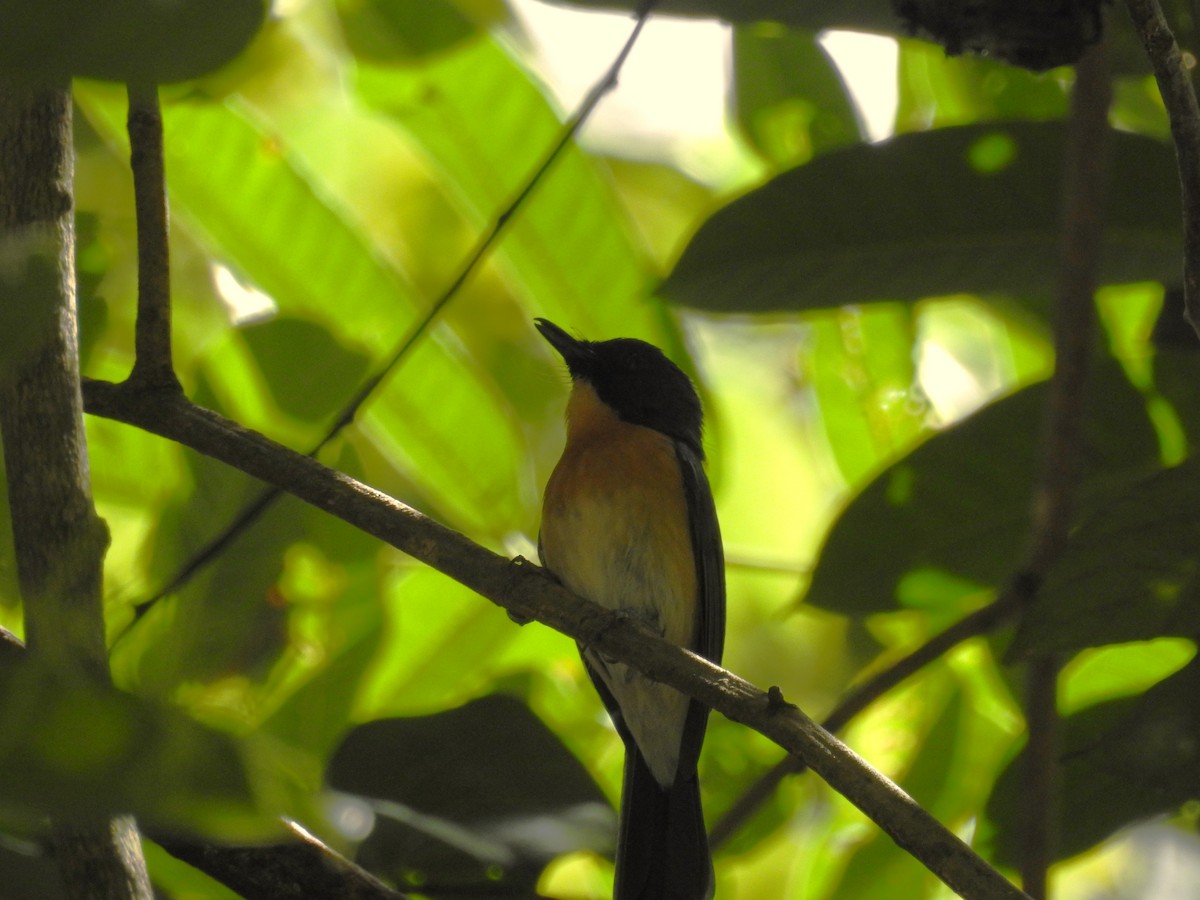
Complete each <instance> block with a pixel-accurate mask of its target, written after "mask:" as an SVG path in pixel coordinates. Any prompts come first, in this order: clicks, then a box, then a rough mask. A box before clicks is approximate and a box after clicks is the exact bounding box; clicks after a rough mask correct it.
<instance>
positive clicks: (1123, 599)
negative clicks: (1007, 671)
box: [1012, 459, 1200, 654]
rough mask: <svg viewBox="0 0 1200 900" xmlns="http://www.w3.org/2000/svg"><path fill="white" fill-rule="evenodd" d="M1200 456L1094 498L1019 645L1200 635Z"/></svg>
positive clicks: (1070, 646) (1040, 648)
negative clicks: (1199, 549) (1105, 496)
mask: <svg viewBox="0 0 1200 900" xmlns="http://www.w3.org/2000/svg"><path fill="white" fill-rule="evenodd" d="M1198 509H1200V462H1197V461H1196V460H1195V459H1192V460H1189V461H1188V462H1185V463H1183V464H1182V465H1180V466H1176V467H1175V468H1173V469H1168V470H1166V471H1163V472H1157V473H1155V474H1154V475H1151V476H1149V477H1148V478H1146V479H1144V480H1140V481H1137V482H1134V483H1132V484H1130V485H1128V487H1126V488H1125V489H1124V490H1122V491H1120V492H1119V493H1117V494H1115V495H1114V496H1112V497H1110V498H1108V499H1107V500H1105V501H1104V502H1102V503H1100V504H1098V505H1096V506H1094V507H1093V508H1092V509H1091V511H1090V513H1089V515H1088V517H1087V518H1086V519H1085V520H1084V521H1083V523H1082V524H1081V525H1080V526H1079V528H1078V529H1076V530H1075V531H1074V532H1073V533H1072V535H1071V539H1070V542H1069V543H1068V544H1067V548H1066V550H1065V551H1064V553H1063V555H1062V557H1061V558H1060V559H1059V560H1058V562H1057V563H1055V565H1054V568H1053V569H1051V570H1050V574H1049V575H1048V576H1047V577H1046V581H1045V583H1044V584H1043V585H1042V588H1041V590H1039V591H1038V594H1037V600H1036V602H1035V603H1034V604H1033V606H1031V607H1030V609H1029V611H1028V612H1027V613H1026V615H1025V616H1024V618H1023V619H1022V621H1021V627H1020V630H1019V631H1018V632H1017V637H1016V640H1015V641H1014V643H1013V647H1012V652H1013V653H1020V654H1023V653H1056V652H1063V651H1069V650H1078V649H1079V648H1081V647H1094V646H1099V645H1102V644H1118V643H1123V642H1125V641H1137V640H1145V639H1148V638H1154V637H1172V636H1175V637H1195V636H1197V635H1200V559H1198V558H1197V554H1196V548H1197V547H1200V516H1197V514H1196V512H1197V510H1198Z"/></svg>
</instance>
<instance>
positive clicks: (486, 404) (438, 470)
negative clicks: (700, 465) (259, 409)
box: [80, 90, 527, 535]
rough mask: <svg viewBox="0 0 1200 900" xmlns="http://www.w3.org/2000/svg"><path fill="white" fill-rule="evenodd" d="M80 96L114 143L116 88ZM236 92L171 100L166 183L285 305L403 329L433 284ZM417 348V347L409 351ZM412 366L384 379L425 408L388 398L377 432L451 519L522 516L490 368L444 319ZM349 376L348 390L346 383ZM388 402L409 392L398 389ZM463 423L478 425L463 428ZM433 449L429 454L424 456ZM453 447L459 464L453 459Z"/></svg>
mask: <svg viewBox="0 0 1200 900" xmlns="http://www.w3.org/2000/svg"><path fill="white" fill-rule="evenodd" d="M80 101H81V103H82V104H83V105H84V107H85V109H86V110H87V111H88V114H89V116H90V117H91V118H92V120H93V122H94V123H96V124H97V127H98V128H100V129H102V130H103V131H104V133H105V134H106V136H107V137H108V138H109V139H110V140H112V141H113V142H115V143H118V144H119V143H120V142H121V141H122V140H123V137H122V128H123V118H122V109H121V106H120V102H119V100H118V99H117V98H114V97H112V96H111V95H106V94H104V93H102V92H99V91H95V90H92V91H86V92H82V96H81V98H80ZM234 106H235V105H234V104H224V105H209V104H202V103H197V104H172V105H168V106H166V107H165V108H164V112H163V116H164V129H165V131H166V135H167V167H168V172H169V175H170V178H169V182H170V183H169V188H170V192H171V198H172V202H173V203H178V204H180V205H181V206H182V207H183V213H184V215H182V216H181V218H186V220H187V221H188V222H189V223H190V224H191V225H193V226H194V227H196V228H198V229H199V230H200V231H201V232H202V233H203V234H204V235H205V237H206V239H207V241H208V242H209V243H210V245H212V246H213V247H214V248H215V249H216V251H217V252H219V253H220V254H222V255H223V256H224V258H226V259H228V260H229V261H231V262H232V263H234V264H235V265H236V267H237V268H238V270H239V271H240V272H242V273H244V274H245V275H246V276H247V277H248V278H249V279H250V281H251V282H252V283H254V284H255V285H257V286H258V287H259V288H261V289H262V290H264V291H266V292H267V293H268V294H270V295H271V296H272V298H273V299H274V300H275V301H276V302H277V303H278V304H279V307H280V309H281V310H282V311H284V312H292V313H295V314H297V315H303V314H305V313H308V314H311V315H312V317H313V318H314V319H316V320H317V321H321V322H326V323H331V322H334V321H336V322H338V323H344V324H345V327H346V330H347V333H348V337H349V340H351V341H357V342H362V343H363V344H370V345H372V346H378V345H379V344H384V346H387V345H388V343H389V342H390V341H391V340H395V338H389V337H388V336H390V335H398V333H399V331H400V330H401V327H407V325H408V323H409V322H411V321H412V319H413V317H414V316H418V315H423V314H424V313H423V310H424V308H425V307H426V305H427V300H426V298H423V297H420V296H418V295H417V293H416V291H415V289H414V287H413V285H411V284H410V283H409V282H408V280H407V279H406V278H405V276H404V273H402V272H401V271H400V270H399V269H397V268H396V267H395V266H394V265H392V264H391V263H390V262H388V260H387V258H386V257H385V255H384V254H382V253H381V252H380V250H379V248H378V247H377V246H376V245H375V243H374V240H373V239H372V237H371V236H370V235H369V234H368V233H365V232H364V230H363V228H362V226H361V223H358V222H356V221H354V219H353V218H352V216H351V215H350V212H349V211H348V210H345V209H343V208H341V207H340V206H339V205H338V204H336V203H334V202H332V201H330V199H329V197H328V194H327V191H326V188H325V186H324V185H322V184H321V183H320V179H319V177H318V176H317V175H315V174H314V173H312V172H309V171H307V170H306V169H304V168H303V167H302V166H301V165H299V163H298V161H297V160H296V159H294V158H293V157H292V156H290V155H289V154H288V152H287V149H286V147H285V146H282V145H281V144H280V142H279V140H278V138H277V137H275V136H273V135H271V134H269V133H266V132H264V131H260V130H259V125H258V124H256V122H254V121H252V119H251V118H250V117H251V116H253V111H252V110H241V109H235V108H234ZM324 112H325V113H326V114H329V110H325V111H324ZM313 115H314V116H316V115H317V112H315V111H314V113H313ZM230 184H236V185H237V190H230V189H229V188H228V185H230ZM398 323H401V324H398ZM417 357H420V359H421V361H420V362H417V363H414V361H413V360H414V359H415V358H417ZM417 372H420V373H421V375H422V377H420V378H417V377H416V374H415V373H417ZM229 373H230V369H229V367H227V366H225V365H220V366H217V365H213V366H210V368H209V372H208V374H209V375H210V377H211V378H212V379H213V385H214V392H215V393H217V394H218V395H219V396H229V397H230V398H237V397H239V395H240V394H241V393H242V391H243V388H242V386H241V385H238V386H236V389H233V388H232V387H230V386H226V385H223V384H222V382H223V381H226V380H228V379H229V377H230V374H229ZM405 373H406V375H407V376H409V377H406V378H404V379H398V378H393V379H392V380H391V386H390V387H389V388H387V390H388V391H389V395H390V396H391V397H392V398H395V397H396V395H397V393H399V392H401V391H402V392H403V394H404V396H405V401H404V402H405V403H406V404H407V403H413V404H418V405H419V406H420V414H419V415H416V416H412V415H409V416H406V417H403V418H400V417H396V416H394V415H390V413H389V411H386V410H385V420H386V422H387V427H386V429H385V431H384V433H381V434H380V435H379V438H380V439H382V440H384V441H385V442H386V443H387V444H388V446H389V447H394V448H405V451H406V452H404V453H401V454H399V455H398V456H397V457H396V458H397V459H400V460H405V461H410V462H411V461H414V460H415V461H416V464H415V465H413V466H412V467H411V468H409V469H408V470H407V471H406V473H405V474H406V475H407V476H408V477H409V478H411V479H413V480H415V481H417V482H418V483H423V486H424V487H426V489H427V490H428V496H432V497H436V498H438V499H439V500H441V499H445V500H446V501H447V506H446V507H442V508H434V509H431V510H430V512H434V513H437V514H439V515H441V516H442V517H443V518H451V517H453V518H452V522H453V524H454V525H456V526H457V527H460V528H463V529H465V530H470V531H472V532H474V533H475V534H477V535H487V534H494V533H503V532H505V531H507V530H509V529H511V528H512V527H515V526H514V524H513V523H515V522H517V521H518V520H519V519H520V517H521V511H520V510H518V509H516V508H515V506H516V502H517V500H518V499H519V498H518V497H517V496H514V492H513V490H512V485H513V484H514V483H515V482H519V481H520V478H521V476H522V475H525V476H526V477H527V469H526V467H525V465H524V462H523V460H522V459H521V458H520V457H519V455H518V450H519V448H520V444H519V443H518V442H517V441H516V440H515V438H516V424H515V423H514V421H513V418H512V417H511V416H510V415H508V414H507V410H506V408H505V405H504V402H503V396H502V395H501V393H500V392H499V390H498V389H497V387H496V383H495V380H494V378H493V377H492V376H491V374H490V373H489V372H487V371H486V370H484V368H483V367H481V366H479V365H476V364H475V363H474V361H472V360H470V359H469V358H468V357H467V356H466V354H464V353H463V352H462V348H461V346H459V345H457V344H456V343H455V342H454V341H452V340H449V339H448V338H447V336H446V335H444V334H440V333H438V332H432V333H431V334H429V335H427V336H426V337H425V339H424V340H422V341H421V342H420V344H419V346H418V347H417V349H416V351H415V352H414V353H413V355H412V357H411V358H410V360H409V361H408V362H407V363H406V368H405ZM435 375H436V377H434V376H435ZM345 389H346V394H347V396H348V394H349V392H350V388H349V386H346V388H345ZM430 391H432V393H430ZM443 393H450V394H453V395H454V397H455V402H437V403H430V402H428V401H429V398H430V397H435V396H440V395H442V394H443ZM392 404H397V405H400V401H399V400H396V399H392V400H389V401H388V405H389V406H390V405H392ZM378 408H379V404H376V405H375V407H374V408H373V409H372V410H370V411H368V416H370V415H374V414H375V410H378ZM247 412H248V410H247V409H240V410H238V417H239V418H240V419H241V420H242V421H244V422H246V423H247V424H249V425H252V426H253V425H259V427H263V426H262V425H261V424H260V423H256V422H254V421H253V420H249V421H248V415H247ZM468 433H470V434H473V435H474V436H475V438H474V439H473V440H471V441H463V440H462V439H461V436H462V435H463V434H468ZM393 442H394V443H393ZM464 459H467V460H468V461H469V462H467V463H465V464H464V463H463V460H464ZM426 461H433V464H431V465H430V467H429V468H428V469H426V468H424V467H423V465H424V463H425V462H426ZM451 461H454V462H457V463H458V464H459V465H462V466H463V467H462V468H455V469H453V470H452V471H449V472H447V469H446V467H447V465H448V464H449V462H451ZM468 476H469V477H468ZM467 487H473V488H476V490H474V491H471V492H468V491H467V490H465V488H467Z"/></svg>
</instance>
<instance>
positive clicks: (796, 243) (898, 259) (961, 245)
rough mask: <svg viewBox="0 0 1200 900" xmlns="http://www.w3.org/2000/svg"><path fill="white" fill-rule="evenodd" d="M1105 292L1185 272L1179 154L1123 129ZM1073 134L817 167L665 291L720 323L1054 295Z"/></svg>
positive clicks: (969, 142)
mask: <svg viewBox="0 0 1200 900" xmlns="http://www.w3.org/2000/svg"><path fill="white" fill-rule="evenodd" d="M1112 139H1113V154H1112V168H1111V178H1110V182H1109V191H1108V192H1109V197H1108V210H1107V215H1106V219H1105V221H1106V228H1105V233H1104V248H1103V252H1102V253H1101V255H1100V259H1101V267H1100V281H1101V282H1102V283H1117V282H1129V281H1151V280H1159V281H1172V280H1175V279H1177V278H1178V276H1179V270H1180V265H1181V263H1180V253H1181V244H1180V237H1179V198H1178V178H1177V176H1176V174H1175V161H1174V157H1173V155H1172V153H1171V149H1170V148H1169V147H1168V146H1166V145H1165V144H1161V143H1159V142H1157V141H1154V140H1150V139H1148V138H1143V137H1138V136H1136V135H1132V134H1126V133H1118V132H1114V133H1113V135H1112ZM1062 168H1063V129H1062V125H1061V124H1060V123H1057V122H1046V123H1029V122H1023V123H1007V124H995V125H971V126H964V127H961V128H943V129H939V130H936V131H927V132H920V133H915V134H907V135H901V136H900V137H897V138H894V139H892V140H890V141H886V142H884V143H882V144H874V145H860V146H856V147H852V148H850V149H848V150H844V151H841V152H836V153H830V154H827V155H825V156H822V157H819V158H817V159H815V160H813V161H812V162H810V163H808V164H807V165H804V166H800V167H799V168H796V169H792V170H791V171H789V172H785V173H784V174H783V175H780V176H779V177H778V178H775V179H773V180H772V181H770V182H768V183H767V184H765V185H763V186H762V187H760V188H758V189H757V190H754V191H751V192H750V193H749V194H746V195H745V196H742V197H740V198H738V199H737V200H735V201H733V202H732V203H730V204H729V205H728V206H726V207H725V208H723V209H721V210H720V211H718V212H717V213H716V214H715V215H713V216H712V217H711V218H710V219H709V220H708V221H707V222H705V223H704V225H703V226H702V227H701V228H700V230H699V231H698V232H697V233H696V235H695V236H694V237H693V238H692V240H691V242H690V243H689V244H688V246H687V249H686V250H684V253H683V256H682V257H681V258H680V260H679V262H678V264H677V265H676V266H675V270H674V271H673V272H672V273H671V274H670V276H669V277H668V278H667V280H666V282H665V283H664V284H663V285H662V293H663V295H664V296H666V297H667V298H668V299H669V300H672V301H674V302H676V303H682V304H684V305H687V306H694V307H697V308H700V309H706V310H714V311H722V312H763V311H770V310H804V309H821V308H826V307H831V306H842V305H846V304H851V303H866V302H871V301H878V300H918V299H920V298H922V297H929V296H936V295H942V294H954V293H976V294H988V293H1006V294H1015V295H1046V294H1048V293H1050V292H1051V291H1052V290H1053V288H1054V286H1055V285H1056V283H1057V278H1058V272H1059V267H1060V263H1059V259H1058V240H1059V232H1060V229H1061V225H1060V218H1061V216H1060V212H1059V205H1060V198H1061V196H1062Z"/></svg>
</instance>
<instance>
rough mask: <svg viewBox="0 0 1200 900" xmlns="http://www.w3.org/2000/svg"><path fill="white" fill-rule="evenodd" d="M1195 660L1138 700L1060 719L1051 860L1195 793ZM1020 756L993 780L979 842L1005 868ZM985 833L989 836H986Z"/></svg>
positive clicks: (1198, 758) (1198, 684) (1014, 833)
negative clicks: (1056, 814)
mask: <svg viewBox="0 0 1200 900" xmlns="http://www.w3.org/2000/svg"><path fill="white" fill-rule="evenodd" d="M1198 695H1200V661H1193V662H1192V663H1190V664H1189V665H1188V666H1187V667H1186V668H1184V669H1183V670H1181V671H1179V672H1178V673H1176V674H1175V675H1172V676H1171V677H1170V678H1168V679H1166V680H1165V681H1162V682H1160V683H1159V684H1157V685H1155V686H1154V687H1153V688H1151V689H1150V690H1149V691H1147V692H1146V693H1145V694H1144V695H1143V696H1141V697H1138V698H1124V699H1121V700H1114V701H1112V702H1109V703H1102V704H1098V705H1096V706H1092V707H1089V708H1087V709H1085V710H1084V711H1082V712H1080V713H1077V714H1076V715H1073V716H1068V717H1067V718H1066V719H1064V720H1063V722H1062V735H1063V750H1062V755H1061V756H1060V759H1059V762H1060V766H1061V773H1060V777H1059V790H1060V796H1059V797H1058V800H1057V803H1056V804H1055V808H1056V809H1058V810H1059V811H1060V814H1061V818H1060V820H1059V823H1058V829H1057V832H1056V840H1055V858H1056V859H1066V858H1068V857H1071V856H1074V855H1075V854H1077V853H1081V852H1083V851H1084V850H1086V849H1088V848H1089V847H1092V846H1094V845H1095V844H1097V843H1099V842H1100V841H1102V840H1104V839H1105V838H1106V837H1108V836H1109V835H1110V834H1112V833H1113V832H1115V831H1116V830H1118V829H1119V828H1122V827H1123V826H1125V825H1128V824H1130V823H1132V822H1136V821H1138V820H1139V819H1145V818H1148V817H1150V816H1154V815H1159V814H1162V813H1167V812H1170V811H1171V810H1174V809H1176V808H1178V807H1179V806H1180V805H1181V804H1183V803H1186V802H1188V801H1190V800H1194V799H1195V798H1196V797H1197V796H1198V792H1200V777H1198V775H1197V773H1198V772H1200V714H1198V707H1197V704H1196V697H1197V696H1198ZM1024 764H1025V753H1024V751H1022V752H1021V753H1019V754H1018V755H1017V756H1016V757H1015V758H1014V759H1013V760H1012V761H1011V762H1010V763H1009V765H1008V767H1007V768H1006V769H1005V770H1004V772H1003V773H1002V774H1001V775H1000V777H999V778H998V779H997V781H996V786H995V788H994V789H993V792H992V797H991V800H990V801H989V802H988V806H987V818H988V820H989V821H990V826H989V828H988V829H985V832H984V840H985V841H987V840H990V841H991V842H993V843H994V845H995V856H996V859H997V861H998V862H1000V863H1002V864H1005V865H1013V864H1014V863H1015V862H1016V860H1017V859H1018V858H1019V853H1020V846H1021V838H1022V836H1023V834H1024V830H1025V829H1024V827H1023V822H1024V819H1023V814H1022V810H1021V804H1020V799H1019V798H1020V796H1021V789H1020V780H1021V775H1022V771H1023V767H1024ZM989 832H990V833H989Z"/></svg>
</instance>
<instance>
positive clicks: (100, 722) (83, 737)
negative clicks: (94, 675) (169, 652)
mask: <svg viewBox="0 0 1200 900" xmlns="http://www.w3.org/2000/svg"><path fill="white" fill-rule="evenodd" d="M0 717H2V718H3V721H4V723H5V724H4V729H3V732H0V773H2V774H0V806H4V807H7V808H8V809H9V810H19V811H22V812H25V813H30V814H33V813H42V814H47V813H48V814H63V813H65V814H69V815H71V816H78V815H84V814H86V815H97V816H103V815H108V814H112V813H134V814H136V815H137V817H138V819H139V820H142V821H144V822H146V823H149V824H152V825H157V826H162V827H172V828H183V829H187V830H200V831H205V832H214V829H215V833H217V834H224V835H226V836H229V837H235V836H236V837H241V838H248V837H250V836H253V835H257V836H259V837H262V836H266V835H268V834H271V833H273V832H274V831H275V830H276V826H275V825H274V824H273V823H274V822H275V819H274V816H272V815H266V816H262V815H260V814H258V813H257V812H256V811H255V788H254V786H253V784H252V781H251V779H250V777H249V775H248V774H247V768H246V764H245V760H244V759H243V754H242V751H241V750H240V749H239V746H238V744H237V743H235V742H234V740H233V739H232V738H230V737H229V736H227V735H224V734H221V733H219V732H217V731H213V730H211V729H208V728H205V727H204V726H202V725H200V724H199V723H197V722H195V721H193V720H191V719H189V718H188V717H187V716H185V715H184V714H183V713H181V712H179V711H178V710H175V709H172V708H170V707H168V706H165V705H158V704H154V703H150V702H147V701H145V700H142V699H140V698H137V697H134V696H132V695H129V694H124V693H121V692H119V691H116V690H113V689H111V688H107V687H103V686H100V685H97V684H94V683H92V682H85V681H83V680H79V679H74V680H72V679H66V678H64V677H63V676H62V675H61V674H59V673H53V672H50V671H48V670H46V669H45V668H44V667H42V666H40V665H38V664H37V663H36V662H34V661H33V660H32V659H23V660H14V661H11V662H7V663H3V664H0ZM276 812H278V810H276Z"/></svg>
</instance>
